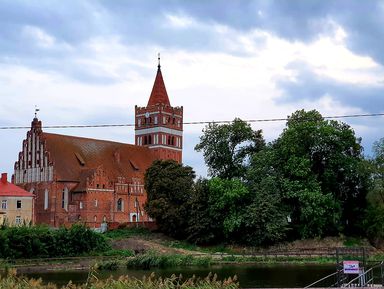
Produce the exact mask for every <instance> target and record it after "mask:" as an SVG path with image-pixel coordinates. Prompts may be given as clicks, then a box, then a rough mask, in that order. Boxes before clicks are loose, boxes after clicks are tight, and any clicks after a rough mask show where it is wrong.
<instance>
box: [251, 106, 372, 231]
mask: <svg viewBox="0 0 384 289" xmlns="http://www.w3.org/2000/svg"><path fill="white" fill-rule="evenodd" d="M361 152H362V147H361V146H360V139H357V138H356V137H355V134H354V132H353V130H352V129H351V128H350V127H349V126H348V125H346V124H344V123H340V122H336V121H328V120H324V119H323V117H322V116H321V114H320V113H319V112H317V111H315V110H312V111H308V112H307V111H304V110H299V111H296V112H295V113H293V114H292V115H291V116H290V117H289V119H288V121H287V126H286V128H285V129H284V131H283V132H282V134H281V135H280V136H279V138H278V139H277V140H275V141H274V142H272V143H271V144H269V145H268V146H267V147H266V148H265V149H264V153H258V154H255V155H254V158H253V159H252V162H251V165H250V170H249V173H248V175H247V178H248V180H249V181H252V182H253V183H256V182H257V181H258V182H261V181H262V180H263V179H266V178H270V177H271V178H273V179H274V182H275V183H276V186H275V187H276V190H278V192H279V194H280V199H281V202H282V204H283V208H285V209H286V210H287V214H288V216H289V219H290V221H291V222H290V226H291V228H292V229H293V230H292V231H291V234H292V236H293V237H295V238H296V237H301V238H307V237H314V236H323V235H328V234H336V233H338V232H340V230H342V229H343V228H344V232H345V233H358V232H359V229H358V228H359V227H358V226H359V224H361V220H362V219H361V216H362V215H363V210H364V209H365V196H366V192H367V182H368V178H367V174H366V172H365V171H364V170H363V169H362V163H363V158H362V154H361ZM251 190H254V189H251ZM256 190H257V188H256Z"/></svg>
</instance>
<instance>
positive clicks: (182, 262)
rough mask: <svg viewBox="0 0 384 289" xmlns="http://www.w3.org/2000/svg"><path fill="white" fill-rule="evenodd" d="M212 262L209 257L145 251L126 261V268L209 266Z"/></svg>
mask: <svg viewBox="0 0 384 289" xmlns="http://www.w3.org/2000/svg"><path fill="white" fill-rule="evenodd" d="M211 263H212V258H211V257H193V256H192V255H179V254H164V255H159V254H157V253H155V252H151V251H150V252H147V253H145V254H142V255H137V256H135V257H133V258H132V259H129V260H128V262H127V267H128V268H140V269H146V270H148V269H151V268H155V267H156V268H171V267H180V266H200V267H202V266H205V267H207V266H209V265H210V264H211Z"/></svg>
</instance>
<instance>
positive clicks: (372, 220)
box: [364, 138, 384, 247]
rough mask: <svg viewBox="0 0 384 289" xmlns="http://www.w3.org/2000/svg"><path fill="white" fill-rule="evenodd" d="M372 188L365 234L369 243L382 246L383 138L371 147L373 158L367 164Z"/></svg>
mask: <svg viewBox="0 0 384 289" xmlns="http://www.w3.org/2000/svg"><path fill="white" fill-rule="evenodd" d="M366 164H367V165H368V167H369V168H370V173H371V179H372V187H371V190H370V192H369V193H368V196H367V199H368V204H369V206H368V209H367V213H366V218H365V222H364V225H365V228H366V233H367V236H368V237H369V239H370V240H371V242H372V243H373V244H374V245H376V246H378V247H383V246H384V138H382V139H380V140H379V141H376V142H375V143H374V145H373V157H372V159H370V160H368V161H367V163H366Z"/></svg>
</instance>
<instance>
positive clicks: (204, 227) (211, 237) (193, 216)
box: [187, 179, 224, 244]
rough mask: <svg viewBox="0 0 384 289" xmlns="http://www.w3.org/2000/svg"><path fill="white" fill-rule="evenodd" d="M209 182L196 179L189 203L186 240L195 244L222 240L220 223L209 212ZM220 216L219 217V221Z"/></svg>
mask: <svg viewBox="0 0 384 289" xmlns="http://www.w3.org/2000/svg"><path fill="white" fill-rule="evenodd" d="M211 201H212V198H211V197H210V190H209V181H208V180H207V179H198V180H197V182H196V183H195V186H194V190H193V193H192V195H191V199H190V202H189V204H188V205H189V218H188V227H187V240H188V241H190V242H193V243H196V244H213V243H216V242H218V241H220V240H223V237H224V234H223V228H222V223H221V222H218V221H217V220H218V219H217V217H218V216H217V215H216V216H215V212H213V211H212V210H211V207H210V202H211ZM215 217H216V218H215ZM221 219H222V216H219V220H221Z"/></svg>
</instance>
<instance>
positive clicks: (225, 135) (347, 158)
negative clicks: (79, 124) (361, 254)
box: [145, 110, 384, 246]
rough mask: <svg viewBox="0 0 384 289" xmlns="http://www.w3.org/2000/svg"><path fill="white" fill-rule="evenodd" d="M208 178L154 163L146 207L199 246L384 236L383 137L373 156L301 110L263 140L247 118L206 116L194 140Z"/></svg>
mask: <svg viewBox="0 0 384 289" xmlns="http://www.w3.org/2000/svg"><path fill="white" fill-rule="evenodd" d="M195 149H196V150H197V151H201V152H202V153H203V155H204V159H205V162H206V164H207V166H208V169H209V175H210V177H211V178H209V179H198V180H197V181H194V179H195V172H194V171H193V169H192V168H191V167H188V166H183V165H180V164H177V163H175V162H173V161H156V162H154V164H153V165H152V167H150V168H149V169H148V170H147V172H146V175H145V186H146V190H147V193H148V202H147V204H146V210H147V212H148V213H149V215H150V216H151V217H153V218H155V219H156V221H157V224H158V227H159V229H160V230H161V231H163V232H164V233H166V234H168V235H170V236H172V237H175V238H179V239H185V240H188V241H190V242H194V243H199V244H212V243H219V242H220V243H221V242H231V243H241V244H248V245H257V246H259V245H268V244H273V243H276V242H279V241H282V240H294V239H304V238H312V237H323V236H330V235H340V234H343V235H348V236H350V235H354V236H367V235H368V237H370V239H371V240H373V241H376V242H378V241H379V240H380V239H381V238H382V237H384V205H383V204H384V191H383V188H384V181H383V180H384V171H383V170H384V139H381V140H380V141H378V142H377V143H376V144H375V148H374V156H373V157H372V158H370V159H367V158H365V157H364V155H363V148H362V146H361V139H359V138H357V137H356V136H355V133H354V131H353V129H352V128H351V127H350V126H349V125H347V124H345V123H342V122H338V121H334V120H326V119H324V118H323V117H322V116H321V114H320V113H319V112H317V111H315V110H312V111H304V110H300V111H296V112H295V113H293V114H292V115H291V116H290V117H289V118H288V120H287V123H286V127H285V129H284V130H283V132H282V133H281V134H280V136H279V137H278V138H277V139H276V140H274V141H272V142H270V143H266V142H265V140H264V138H263V136H262V132H261V130H258V131H254V130H253V129H252V128H251V126H250V125H249V124H247V123H246V122H244V121H242V120H240V119H235V120H234V121H233V122H232V123H230V124H223V125H218V124H209V125H208V126H207V127H206V128H205V129H204V131H203V135H202V136H201V137H200V143H199V144H198V145H197V146H196V148H195Z"/></svg>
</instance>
